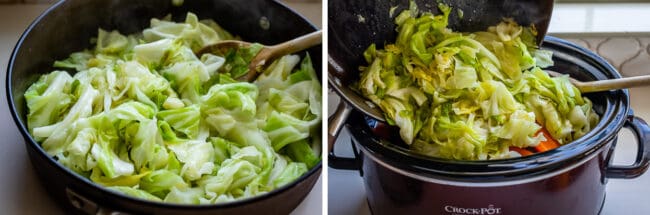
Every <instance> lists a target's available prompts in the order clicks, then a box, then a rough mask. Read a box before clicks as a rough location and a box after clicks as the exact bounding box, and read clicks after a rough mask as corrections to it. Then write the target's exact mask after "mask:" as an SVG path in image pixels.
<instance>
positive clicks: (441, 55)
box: [356, 4, 598, 160]
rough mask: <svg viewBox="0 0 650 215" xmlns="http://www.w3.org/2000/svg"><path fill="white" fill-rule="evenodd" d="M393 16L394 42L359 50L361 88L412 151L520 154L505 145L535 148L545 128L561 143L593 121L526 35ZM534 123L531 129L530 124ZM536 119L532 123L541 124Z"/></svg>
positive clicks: (457, 155)
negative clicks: (463, 30)
mask: <svg viewBox="0 0 650 215" xmlns="http://www.w3.org/2000/svg"><path fill="white" fill-rule="evenodd" d="M410 8H411V9H410V10H404V11H402V12H401V13H400V15H398V16H397V17H396V18H395V23H396V24H397V29H396V30H397V31H398V36H397V39H396V42H395V43H394V44H386V45H385V46H384V49H382V50H378V49H377V48H376V46H375V44H372V45H371V46H370V47H368V49H367V50H366V51H365V52H364V57H365V59H366V61H367V62H368V64H369V66H367V67H361V71H362V73H361V80H360V81H359V82H358V85H357V86H356V87H357V88H358V89H359V91H360V92H361V93H362V94H363V95H364V96H365V97H366V98H368V99H370V100H371V101H372V102H373V103H374V104H376V105H378V106H379V107H380V108H381V109H382V110H383V111H384V114H385V117H386V119H387V121H388V123H389V124H391V125H397V126H398V127H399V128H400V136H401V138H402V139H403V140H404V142H406V143H407V144H409V145H410V148H411V149H412V150H415V151H417V152H419V153H422V154H425V155H429V156H435V157H442V158H449V159H457V160H489V159H503V158H511V157H516V156H519V154H517V153H513V152H510V150H509V147H510V146H515V147H521V148H526V147H531V146H536V145H537V144H538V143H539V142H540V141H541V140H544V136H543V135H542V134H541V133H538V131H539V130H540V128H542V126H543V127H544V128H546V129H547V130H548V131H549V132H550V134H551V135H552V136H553V137H554V139H556V140H557V141H558V142H559V143H560V144H566V143H569V142H571V141H573V140H575V139H577V138H579V137H581V136H583V135H584V134H585V133H587V132H588V131H590V130H591V129H592V128H593V127H594V126H595V124H596V123H597V122H598V115H597V114H596V113H595V112H594V111H593V110H592V103H591V102H590V101H589V100H588V99H587V98H584V97H582V95H581V93H580V91H578V89H577V88H575V87H574V86H573V85H572V84H571V83H570V82H569V80H568V77H567V76H561V77H549V75H548V74H547V73H546V72H544V71H543V70H542V69H541V68H545V67H548V66H552V65H553V61H552V59H551V57H552V52H550V51H547V50H540V49H538V48H537V45H536V44H535V38H534V33H533V31H534V30H533V29H531V28H524V27H521V26H519V25H517V24H516V23H515V22H514V21H512V20H510V19H504V21H503V22H501V23H499V24H498V25H496V26H493V27H490V28H489V29H487V31H484V32H474V33H459V32H453V31H452V30H450V29H449V28H447V24H448V17H449V13H450V12H451V10H452V9H451V8H450V7H448V6H445V5H443V4H440V5H439V9H440V11H441V12H442V14H441V15H433V14H431V13H428V12H427V13H422V14H418V12H417V9H414V8H416V7H415V6H413V5H412V6H411V7H410ZM536 122H537V123H536ZM538 123H539V124H538Z"/></svg>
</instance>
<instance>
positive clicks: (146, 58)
mask: <svg viewBox="0 0 650 215" xmlns="http://www.w3.org/2000/svg"><path fill="white" fill-rule="evenodd" d="M226 39H236V38H234V37H233V36H232V35H231V34H229V33H228V32H226V31H225V30H223V29H222V28H221V27H220V26H219V25H218V24H217V23H215V22H214V21H211V20H201V21H199V20H198V18H197V16H196V15H194V14H192V13H188V14H187V17H186V20H185V22H181V23H176V22H172V21H169V17H167V18H165V19H162V20H159V19H152V20H151V26H150V27H149V28H147V29H145V30H144V31H143V32H142V33H141V34H134V35H128V36H125V35H122V34H120V33H119V32H117V31H110V32H108V31H104V30H101V29H100V30H99V34H98V36H97V39H96V41H95V42H94V43H95V44H96V46H95V47H94V48H93V49H92V50H85V51H82V52H77V53H73V54H71V55H70V57H69V58H68V59H66V60H63V61H57V62H56V63H55V67H57V68H67V69H70V70H73V71H75V72H72V73H73V75H71V73H69V72H66V71H62V70H57V71H53V72H51V73H48V74H45V75H42V76H41V77H40V79H39V80H38V81H37V82H36V83H34V84H33V85H32V86H30V87H29V89H28V90H27V91H26V92H25V99H26V102H27V106H28V108H29V114H28V116H27V120H28V128H29V131H30V133H31V134H32V136H33V138H34V139H35V140H37V141H39V142H41V143H42V147H43V149H44V150H45V152H46V153H47V154H48V155H50V156H53V157H54V158H55V159H56V160H58V162H60V163H61V164H63V165H64V166H66V167H68V168H70V169H71V170H73V171H75V172H77V173H79V174H80V175H82V176H84V177H87V178H89V179H90V180H92V181H93V182H95V183H97V184H100V185H103V186H105V187H107V188H108V189H110V190H113V191H115V192H120V193H124V194H127V195H131V196H135V197H140V198H144V199H148V200H152V201H164V202H170V203H181V204H214V203H219V202H228V201H233V200H237V199H241V198H247V197H251V196H255V195H259V194H262V193H266V192H269V191H271V190H273V189H276V188H278V187H280V186H283V185H285V184H288V183H290V182H293V181H294V180H296V179H297V178H299V177H301V176H302V175H303V174H305V173H306V172H307V171H308V170H309V169H311V168H312V167H314V166H316V165H318V163H319V162H320V156H319V154H320V152H319V150H320V141H321V138H320V126H321V119H322V113H321V112H322V111H321V85H320V82H319V80H318V77H317V75H316V72H315V70H314V68H313V67H312V63H311V59H310V58H309V56H308V55H307V57H305V58H304V59H302V61H301V60H300V58H299V57H298V56H297V55H288V56H284V57H282V58H280V59H278V60H276V61H274V62H273V63H272V64H271V65H270V66H268V67H267V68H266V70H264V71H263V74H261V75H260V76H259V78H257V80H255V81H254V82H253V83H248V82H237V81H235V80H234V78H235V77H236V76H235V75H232V77H231V73H224V71H225V72H235V73H240V74H239V75H241V73H242V72H245V71H242V70H241V69H242V68H245V66H246V65H245V64H246V62H245V60H244V58H246V56H244V57H242V56H243V55H246V53H244V52H242V53H230V54H229V55H228V56H226V57H223V56H217V55H213V54H203V55H202V56H196V55H195V54H194V52H195V51H197V50H199V49H200V48H202V47H203V46H205V45H208V44H213V43H216V42H218V41H221V40H226ZM255 47H256V48H255ZM256 50H259V45H256V46H254V48H251V50H250V53H247V54H248V57H249V58H250V57H251V56H252V55H251V54H253V55H254V53H255V51H256ZM240 54H241V55H240Z"/></svg>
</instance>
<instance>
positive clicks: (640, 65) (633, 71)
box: [619, 46, 650, 76]
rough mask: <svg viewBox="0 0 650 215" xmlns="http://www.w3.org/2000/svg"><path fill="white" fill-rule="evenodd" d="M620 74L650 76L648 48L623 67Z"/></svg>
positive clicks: (644, 48)
mask: <svg viewBox="0 0 650 215" xmlns="http://www.w3.org/2000/svg"><path fill="white" fill-rule="evenodd" d="M619 72H620V73H621V74H622V75H624V76H638V75H650V55H649V54H648V51H647V46H646V47H643V50H641V52H640V53H639V55H637V56H636V57H634V58H632V59H630V60H629V61H627V62H625V63H624V64H623V65H621V68H620V70H619Z"/></svg>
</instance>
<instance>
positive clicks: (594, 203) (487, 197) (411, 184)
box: [362, 144, 611, 215]
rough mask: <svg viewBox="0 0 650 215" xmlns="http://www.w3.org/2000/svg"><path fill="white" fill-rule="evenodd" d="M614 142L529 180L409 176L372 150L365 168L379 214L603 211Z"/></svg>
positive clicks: (367, 185) (372, 202)
mask: <svg viewBox="0 0 650 215" xmlns="http://www.w3.org/2000/svg"><path fill="white" fill-rule="evenodd" d="M610 145H611V144H608V146H607V147H605V148H603V149H602V150H600V152H598V154H597V156H594V157H593V158H590V159H589V160H586V162H585V163H584V164H581V165H579V166H576V167H574V168H571V169H565V170H562V171H558V172H556V173H554V174H550V175H549V177H547V178H543V179H539V180H535V181H528V182H523V183H521V182H518V181H512V182H509V183H504V184H494V185H489V184H484V185H482V186H476V184H471V183H467V184H466V185H461V184H457V185H450V184H444V182H443V183H441V182H438V183H436V182H433V181H431V180H428V181H427V180H421V179H417V178H413V177H409V176H406V175H403V174H402V173H400V172H397V171H395V170H393V169H390V168H387V167H386V166H385V165H386V164H383V163H378V162H377V161H375V160H374V159H373V158H375V157H372V155H369V154H367V153H363V154H364V155H365V156H363V170H362V171H363V179H364V181H365V188H366V193H367V195H368V203H369V205H370V209H371V210H372V212H373V214H481V215H488V214H489V215H492V214H528V215H537V214H539V215H543V214H553V215H563V214H566V215H578V214H598V213H599V211H600V209H601V208H602V204H603V203H604V200H605V180H604V178H605V172H604V166H606V164H605V161H606V160H607V159H606V157H607V151H608V150H607V148H609V146H610ZM375 159H376V158H375ZM508 184H509V185H508Z"/></svg>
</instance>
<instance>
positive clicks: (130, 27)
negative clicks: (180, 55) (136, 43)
mask: <svg viewBox="0 0 650 215" xmlns="http://www.w3.org/2000/svg"><path fill="white" fill-rule="evenodd" d="M188 11H191V12H193V13H195V14H196V15H197V16H198V17H199V18H200V19H214V20H215V21H216V22H218V23H219V24H221V25H222V26H223V27H224V28H225V29H227V30H228V31H230V32H232V33H234V34H237V35H239V36H241V37H242V39H244V40H247V41H257V42H260V43H262V44H277V43H280V42H283V41H287V40H290V39H292V38H295V37H298V36H301V35H304V34H307V33H310V32H313V31H314V30H316V27H315V26H314V25H312V24H311V23H309V22H308V21H307V20H306V19H304V18H303V17H301V16H300V15H298V14H297V13H295V12H294V11H292V10H291V9H289V8H287V7H286V6H284V5H282V4H281V3H279V2H277V1H268V0H248V1H240V0H186V1H185V3H184V4H183V5H182V6H180V7H176V6H172V1H171V0H139V1H130V0H93V1H87V0H65V1H59V2H57V3H56V4H55V5H54V6H52V7H51V8H50V9H48V10H47V11H45V12H44V13H43V14H42V15H41V16H40V17H38V18H37V19H36V20H35V21H34V22H33V23H32V24H31V25H30V26H29V27H28V28H27V30H25V33H24V34H23V35H22V37H21V38H20V40H19V41H18V43H17V44H16V47H15V48H14V51H13V53H12V56H11V59H10V60H9V65H8V69H7V85H6V86H7V98H8V103H9V108H10V110H11V112H12V116H13V118H14V121H15V122H16V125H17V127H18V129H19V130H20V131H21V133H22V135H23V137H24V139H25V146H26V148H27V152H28V155H29V158H30V160H31V163H32V165H33V166H34V169H35V170H36V172H37V175H38V176H39V178H40V179H41V180H40V181H41V182H42V183H43V184H44V186H43V187H44V188H46V190H47V191H48V193H49V194H50V195H51V196H52V197H53V198H52V199H53V200H55V201H57V202H58V203H59V205H60V206H62V209H64V210H65V211H66V214H81V213H83V214H126V213H130V214H288V213H290V212H291V211H292V210H293V209H294V208H296V207H297V206H298V204H300V202H301V201H302V200H303V199H304V198H305V197H306V196H307V194H308V193H309V192H310V191H311V190H312V187H313V186H314V184H315V183H316V181H317V180H318V178H319V176H320V172H321V164H318V165H317V166H316V167H314V168H312V169H311V170H309V171H308V173H306V174H305V175H303V176H302V177H300V178H299V179H298V180H296V181H295V182H292V183H290V184H288V185H286V186H284V187H281V188H278V189H276V190H273V191H271V192H269V193H266V194H262V195H259V196H256V197H252V198H248V199H244V200H238V201H234V202H229V203H221V204H214V205H178V204H168V203H159V202H151V201H145V200H142V199H138V198H133V197H129V196H125V195H120V194H116V193H113V192H109V191H107V190H106V189H103V188H102V187H100V186H99V185H97V184H94V183H92V182H91V181H90V180H88V179H86V178H84V177H81V176H79V175H77V174H76V173H74V172H72V171H71V170H69V169H67V168H65V167H64V166H62V165H61V164H59V163H58V162H56V161H55V160H54V159H53V158H51V157H49V156H48V155H47V154H46V153H45V152H44V151H43V149H42V148H41V147H40V145H39V144H38V143H37V142H36V141H34V139H32V138H31V136H30V135H29V132H28V131H27V127H26V126H25V122H26V121H25V119H26V116H27V108H26V107H25V100H24V97H23V94H24V92H25V90H26V89H27V87H28V86H29V85H31V84H32V83H34V82H35V81H36V80H37V78H38V77H39V75H41V74H43V73H45V72H48V71H52V63H53V62H54V60H57V59H64V58H66V57H67V56H68V55H69V54H70V53H72V52H76V51H80V50H84V49H86V48H89V46H90V38H91V37H94V36H96V34H97V28H99V27H101V28H104V29H106V30H114V29H115V30H119V31H120V32H122V33H125V34H131V33H135V32H139V31H142V29H144V28H145V27H147V26H149V20H150V19H151V18H152V17H157V18H162V17H164V16H165V15H167V14H171V15H172V16H173V19H174V20H175V21H183V20H184V18H185V14H186V13H187V12H188ZM262 19H266V20H268V22H269V23H270V25H269V26H268V28H264V27H263V26H261V24H260V20H262ZM321 49H322V48H321V46H316V47H313V48H311V49H308V50H307V51H308V52H309V54H310V55H311V57H312V59H321ZM301 55H303V56H304V52H303V53H301ZM313 63H314V68H316V71H317V72H318V73H320V72H321V70H320V68H321V66H320V64H321V61H319V60H313ZM5 144H22V143H5ZM35 204H38V203H37V202H36V203H35Z"/></svg>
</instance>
